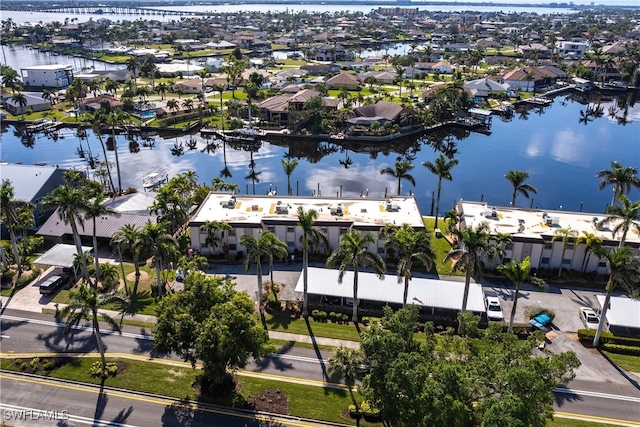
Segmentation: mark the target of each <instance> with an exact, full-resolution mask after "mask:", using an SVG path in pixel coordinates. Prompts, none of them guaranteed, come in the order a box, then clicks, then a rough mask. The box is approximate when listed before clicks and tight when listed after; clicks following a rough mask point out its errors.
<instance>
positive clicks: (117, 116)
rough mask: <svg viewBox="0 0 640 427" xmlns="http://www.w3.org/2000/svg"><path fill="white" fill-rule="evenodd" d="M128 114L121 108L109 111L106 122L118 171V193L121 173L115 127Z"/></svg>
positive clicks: (120, 185)
mask: <svg viewBox="0 0 640 427" xmlns="http://www.w3.org/2000/svg"><path fill="white" fill-rule="evenodd" d="M127 117H128V114H127V113H125V112H123V111H122V110H114V111H111V112H110V113H109V114H108V115H107V117H106V122H107V124H108V125H109V126H110V127H111V139H112V140H113V153H114V155H115V157H116V171H117V172H118V191H117V192H118V194H122V174H121V173H120V160H119V159H118V144H117V141H116V128H117V127H118V126H120V125H122V124H123V123H124V121H125V120H126V118H127Z"/></svg>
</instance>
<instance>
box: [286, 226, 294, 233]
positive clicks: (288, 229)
mask: <svg viewBox="0 0 640 427" xmlns="http://www.w3.org/2000/svg"><path fill="white" fill-rule="evenodd" d="M294 231H295V227H287V233H293V232H294Z"/></svg>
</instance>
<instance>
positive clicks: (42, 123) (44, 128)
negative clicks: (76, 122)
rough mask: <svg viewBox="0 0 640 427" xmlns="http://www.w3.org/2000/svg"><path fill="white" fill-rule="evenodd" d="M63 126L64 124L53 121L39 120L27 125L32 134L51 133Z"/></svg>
mask: <svg viewBox="0 0 640 427" xmlns="http://www.w3.org/2000/svg"><path fill="white" fill-rule="evenodd" d="M61 124H62V123H58V122H55V121H53V120H51V119H39V120H36V121H34V122H33V123H32V124H30V125H27V131H28V132H32V133H36V132H49V131H52V130H56V129H58V127H59V126H60V125H61Z"/></svg>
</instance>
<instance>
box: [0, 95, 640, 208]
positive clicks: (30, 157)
mask: <svg viewBox="0 0 640 427" xmlns="http://www.w3.org/2000/svg"><path fill="white" fill-rule="evenodd" d="M592 105H593V104H592ZM625 105H627V107H628V108H627V115H626V122H625V124H620V123H619V121H618V120H617V119H615V118H612V117H609V114H608V112H609V107H614V108H618V109H619V112H618V116H621V115H622V112H621V110H620V109H621V108H622V107H624V106H625ZM603 106H604V112H605V113H604V115H603V116H602V117H599V118H595V119H593V120H586V121H585V120H582V114H581V112H582V113H584V111H585V108H586V106H585V105H583V104H581V103H579V102H576V101H574V100H572V99H571V98H569V97H564V96H563V97H559V98H557V99H556V100H555V102H554V103H553V104H552V105H551V106H549V107H546V108H544V109H541V108H535V109H533V110H530V111H529V112H528V113H516V115H515V116H514V118H513V119H512V120H511V121H508V122H506V121H502V120H501V119H500V118H498V117H494V120H493V124H492V127H491V135H484V134H479V133H469V132H467V131H456V132H454V133H451V134H448V133H443V134H438V135H432V136H430V137H428V138H413V139H412V140H409V141H404V142H403V143H381V144H373V145H351V146H349V147H348V148H345V147H342V146H341V145H339V144H336V143H329V142H320V143H301V142H299V141H296V140H295V139H294V140H290V141H289V143H286V144H285V143H268V142H264V143H263V144H262V146H261V147H260V148H259V149H258V150H256V151H249V150H246V149H242V148H241V147H236V148H234V147H231V146H229V145H226V146H224V145H223V144H222V143H220V142H216V141H214V140H208V139H206V138H203V137H202V136H200V134H195V135H186V136H179V137H173V138H161V137H157V136H156V137H150V138H148V139H146V140H144V139H140V138H134V139H132V140H131V141H130V140H128V139H127V137H126V135H119V136H118V137H117V146H118V153H119V158H120V163H121V170H122V179H123V186H124V187H136V188H138V189H140V190H142V176H143V175H145V174H146V173H148V172H149V171H151V170H153V169H156V168H158V167H166V168H168V169H169V171H170V172H169V173H170V175H175V174H177V173H179V172H185V171H187V170H194V171H196V172H197V173H198V176H199V182H201V183H209V182H210V181H211V179H212V178H214V177H217V176H222V177H223V179H225V180H226V181H227V182H235V183H237V184H238V185H239V186H240V189H241V192H242V193H246V192H248V193H250V194H253V193H254V192H255V194H266V193H267V192H269V191H270V190H276V189H277V192H278V194H285V193H286V183H287V177H286V175H285V174H284V173H283V170H282V164H281V160H282V159H283V158H286V157H287V156H291V157H293V158H298V159H299V166H298V167H297V168H296V169H295V171H294V172H293V174H292V176H291V181H292V187H293V191H294V194H296V193H298V194H300V195H312V194H313V192H314V191H318V189H319V190H320V192H321V194H322V195H323V196H336V195H337V194H339V192H340V190H341V189H342V192H343V193H342V194H343V195H344V196H355V197H357V196H359V195H360V194H363V195H367V194H368V195H369V196H371V197H383V196H384V194H385V192H387V193H388V194H394V193H395V191H396V187H397V181H396V180H395V179H393V178H392V177H390V176H388V175H381V174H380V170H381V169H382V168H384V167H387V166H390V167H393V165H394V163H395V161H396V159H397V158H398V157H400V156H408V157H409V158H410V159H412V162H413V164H414V165H415V168H414V169H413V170H412V171H411V173H412V174H413V176H414V178H415V180H416V186H415V187H413V186H412V185H411V184H409V183H408V182H407V181H403V183H402V192H403V194H408V193H409V191H411V192H412V193H413V194H415V195H416V197H417V200H418V204H419V206H420V209H421V211H422V212H423V213H425V214H429V212H430V209H431V199H432V195H433V193H434V192H435V191H436V185H437V180H436V177H435V176H434V175H432V174H431V173H430V172H429V171H428V170H427V169H426V168H425V167H423V166H422V165H421V163H422V162H424V161H433V160H434V159H435V157H436V156H437V155H438V151H436V149H435V148H434V145H439V146H440V147H441V148H443V147H444V149H446V150H448V151H450V152H451V154H453V155H454V157H455V158H456V159H458V160H459V164H458V165H457V166H455V167H454V168H453V170H452V175H453V181H451V182H449V181H444V182H443V188H442V205H443V209H444V208H447V209H448V208H449V207H450V206H452V205H453V203H454V201H456V200H459V199H461V198H462V199H465V200H480V199H483V200H484V201H487V202H488V203H490V204H495V205H500V206H502V205H506V204H508V203H509V201H510V198H511V186H510V184H509V183H508V181H507V180H506V179H505V178H504V174H505V173H506V172H507V171H509V170H511V169H519V170H524V171H527V172H529V174H530V178H529V180H528V182H529V183H530V184H532V185H533V186H535V187H536V188H537V190H538V194H533V195H532V196H533V201H530V200H526V199H524V198H523V197H522V196H520V197H519V198H518V201H517V203H516V205H518V206H522V207H525V206H526V207H528V206H534V207H539V208H543V209H564V210H574V211H578V210H580V209H581V208H582V209H583V210H584V211H588V212H602V211H603V210H604V209H605V206H606V205H607V203H609V202H610V200H611V189H610V188H607V189H606V190H605V191H599V190H598V184H599V181H598V179H597V178H596V177H595V174H596V172H597V171H599V170H602V169H607V168H609V166H610V165H609V163H610V162H611V161H614V160H615V161H619V162H622V163H623V164H625V165H628V166H635V167H640V104H638V103H635V102H634V98H633V97H632V96H627V97H623V98H620V99H618V100H616V99H613V100H611V101H607V102H604V103H603ZM190 144H192V146H193V149H190V148H189V145H190ZM79 148H82V150H83V151H84V153H85V158H84V159H83V158H81V157H80V156H79V155H78V149H79ZM89 152H91V154H92V155H93V156H94V157H97V158H98V159H100V160H101V159H102V151H101V149H100V145H99V142H98V139H97V138H96V136H95V135H94V134H92V133H91V132H89V133H88V139H87V140H80V139H79V138H78V137H77V136H76V133H75V130H73V129H63V130H61V131H60V132H59V133H58V137H57V139H55V140H54V139H52V138H51V137H45V136H43V135H39V136H36V137H35V138H21V137H20V134H19V132H17V131H16V129H15V128H14V127H13V126H8V127H7V126H3V129H2V134H1V139H0V158H1V159H2V160H3V161H8V162H22V163H24V164H33V163H47V164H52V165H59V166H60V167H64V168H75V169H79V170H84V171H87V172H88V173H89V175H91V174H92V170H91V169H90V167H89V165H88V162H87V160H86V158H87V157H88V155H89ZM108 157H109V160H110V161H114V159H115V157H114V154H113V152H108ZM0 174H1V168H0ZM252 178H253V179H252ZM630 197H631V198H632V199H633V200H638V199H640V192H638V191H637V190H633V192H632V193H631V194H630Z"/></svg>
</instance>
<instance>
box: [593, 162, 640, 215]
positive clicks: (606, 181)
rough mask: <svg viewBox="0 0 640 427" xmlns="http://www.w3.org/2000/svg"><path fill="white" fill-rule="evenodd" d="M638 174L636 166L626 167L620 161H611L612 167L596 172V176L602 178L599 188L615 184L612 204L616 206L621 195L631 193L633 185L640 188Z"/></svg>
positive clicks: (602, 188)
mask: <svg viewBox="0 0 640 427" xmlns="http://www.w3.org/2000/svg"><path fill="white" fill-rule="evenodd" d="M637 174H638V168H636V167H632V166H627V167H624V166H622V164H620V163H618V162H611V169H603V170H601V171H600V172H598V173H597V174H596V178H601V179H602V181H600V185H599V186H598V188H599V189H600V190H604V188H605V187H606V186H608V185H613V197H612V199H611V206H614V205H615V204H616V202H617V201H618V198H619V197H620V196H621V195H623V194H629V192H630V191H631V187H635V188H640V178H638V176H637Z"/></svg>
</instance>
